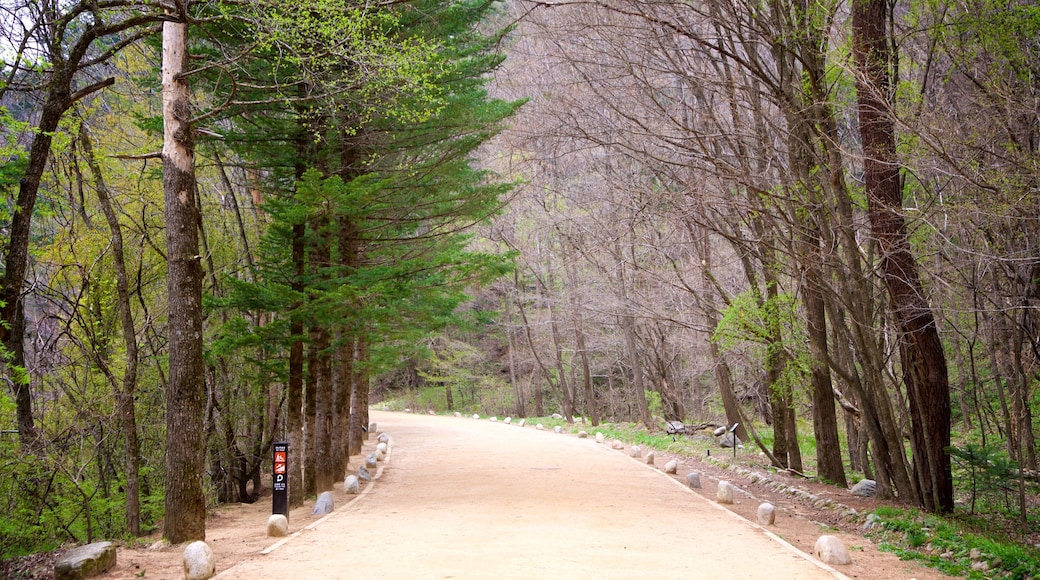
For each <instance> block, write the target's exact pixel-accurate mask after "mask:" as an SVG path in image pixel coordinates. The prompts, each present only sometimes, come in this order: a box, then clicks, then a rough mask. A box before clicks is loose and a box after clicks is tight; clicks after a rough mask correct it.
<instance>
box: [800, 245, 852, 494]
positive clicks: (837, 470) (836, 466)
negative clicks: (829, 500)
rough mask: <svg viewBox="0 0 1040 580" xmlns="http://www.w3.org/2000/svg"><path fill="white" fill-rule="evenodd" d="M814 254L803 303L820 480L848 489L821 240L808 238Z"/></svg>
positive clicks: (808, 263)
mask: <svg viewBox="0 0 1040 580" xmlns="http://www.w3.org/2000/svg"><path fill="white" fill-rule="evenodd" d="M808 238H809V239H808V240H807V242H808V244H809V247H810V248H811V251H810V252H809V253H808V256H807V259H806V260H805V261H804V262H803V263H804V264H805V284H804V286H803V290H804V292H803V298H802V300H803V302H804V304H805V311H806V326H807V327H808V333H809V345H810V347H811V348H812V352H813V355H814V356H813V359H814V364H813V367H812V371H811V373H812V374H811V376H810V381H811V383H812V403H813V406H812V409H813V434H814V435H815V436H816V469H817V472H818V474H819V477H820V478H822V479H824V480H826V481H829V482H831V483H834V484H835V485H840V486H842V487H845V486H846V485H848V482H847V481H846V479H845V466H844V464H842V461H841V444H840V443H839V441H838V417H837V414H836V413H835V411H834V386H833V384H832V383H831V373H830V369H829V368H828V366H827V362H826V361H827V360H828V359H829V358H830V357H829V355H828V352H827V351H828V349H827V311H826V306H825V304H824V297H823V281H822V280H821V276H822V273H821V265H820V253H819V238H818V236H816V235H810V236H808Z"/></svg>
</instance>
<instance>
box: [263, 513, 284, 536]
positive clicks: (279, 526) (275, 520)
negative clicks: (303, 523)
mask: <svg viewBox="0 0 1040 580" xmlns="http://www.w3.org/2000/svg"><path fill="white" fill-rule="evenodd" d="M267 535H268V536H270V537H272V538H281V537H284V536H287V535H289V520H288V518H286V517H285V516H284V515H282V514H273V515H271V517H269V518H267Z"/></svg>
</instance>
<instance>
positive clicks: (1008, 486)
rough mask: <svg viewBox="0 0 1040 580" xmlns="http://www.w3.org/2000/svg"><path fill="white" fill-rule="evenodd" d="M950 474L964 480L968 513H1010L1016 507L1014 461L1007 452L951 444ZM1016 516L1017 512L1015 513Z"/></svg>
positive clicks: (973, 445)
mask: <svg viewBox="0 0 1040 580" xmlns="http://www.w3.org/2000/svg"><path fill="white" fill-rule="evenodd" d="M950 456H951V457H952V458H953V462H954V467H955V470H954V477H955V478H956V479H957V480H959V481H960V482H964V484H962V485H961V486H960V487H966V488H967V489H968V491H969V493H970V513H971V514H975V513H976V509H977V508H978V509H979V511H983V512H988V513H993V512H994V511H997V512H1001V513H1004V514H1007V515H1013V514H1014V511H1015V510H1017V508H1018V505H1017V497H1016V494H1017V489H1016V488H1017V483H1018V463H1017V462H1015V461H1014V460H1012V459H1011V458H1010V457H1009V456H1008V454H1007V451H1006V450H1005V449H1003V448H1001V447H998V446H996V445H985V446H984V445H977V444H975V443H970V442H969V443H965V444H964V446H963V447H956V446H955V447H951V448H950ZM1019 515H1020V514H1019Z"/></svg>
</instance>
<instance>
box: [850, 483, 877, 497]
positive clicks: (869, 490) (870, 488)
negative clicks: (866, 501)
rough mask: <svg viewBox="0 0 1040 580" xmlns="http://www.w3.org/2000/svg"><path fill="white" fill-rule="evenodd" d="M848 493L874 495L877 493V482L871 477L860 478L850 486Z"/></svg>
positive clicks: (865, 495)
mask: <svg viewBox="0 0 1040 580" xmlns="http://www.w3.org/2000/svg"><path fill="white" fill-rule="evenodd" d="M849 493H851V494H852V495H854V496H856V497H874V496H875V495H877V482H876V481H874V480H873V479H861V480H859V482H857V483H856V485H854V486H852V489H851V490H850V492H849Z"/></svg>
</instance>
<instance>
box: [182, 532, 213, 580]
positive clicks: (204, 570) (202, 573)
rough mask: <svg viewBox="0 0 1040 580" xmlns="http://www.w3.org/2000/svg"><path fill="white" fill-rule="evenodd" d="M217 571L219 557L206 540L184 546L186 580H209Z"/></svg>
mask: <svg viewBox="0 0 1040 580" xmlns="http://www.w3.org/2000/svg"><path fill="white" fill-rule="evenodd" d="M216 573H217V558H216V556H214V555H213V550H211V549H210V547H209V544H207V543H206V542H202V541H199V542H192V543H190V544H188V547H187V548H184V580H207V579H208V578H212V577H213V575H214V574H216Z"/></svg>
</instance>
